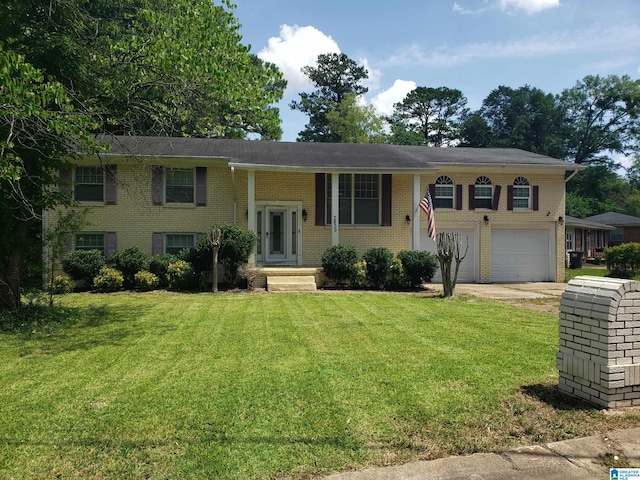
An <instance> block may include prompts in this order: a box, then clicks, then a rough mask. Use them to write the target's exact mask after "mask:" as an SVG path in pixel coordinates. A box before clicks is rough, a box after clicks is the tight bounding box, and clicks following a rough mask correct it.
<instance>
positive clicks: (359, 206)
mask: <svg viewBox="0 0 640 480" xmlns="http://www.w3.org/2000/svg"><path fill="white" fill-rule="evenodd" d="M338 204H339V222H340V225H379V224H380V175H378V174H361V173H356V174H350V173H341V174H340V177H339V179H338ZM326 221H327V224H331V174H328V175H327V219H326Z"/></svg>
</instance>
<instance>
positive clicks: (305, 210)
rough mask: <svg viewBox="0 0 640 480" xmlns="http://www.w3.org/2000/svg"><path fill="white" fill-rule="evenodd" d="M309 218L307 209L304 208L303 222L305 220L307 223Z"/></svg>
mask: <svg viewBox="0 0 640 480" xmlns="http://www.w3.org/2000/svg"><path fill="white" fill-rule="evenodd" d="M307 218H309V214H308V213H307V209H306V208H303V209H302V220H304V221H305V222H306V221H307Z"/></svg>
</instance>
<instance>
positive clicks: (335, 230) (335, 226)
mask: <svg viewBox="0 0 640 480" xmlns="http://www.w3.org/2000/svg"><path fill="white" fill-rule="evenodd" d="M337 218H338V217H337V215H334V216H333V231H334V232H337V231H338V220H337Z"/></svg>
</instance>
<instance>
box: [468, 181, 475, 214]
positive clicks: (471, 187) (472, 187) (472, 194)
mask: <svg viewBox="0 0 640 480" xmlns="http://www.w3.org/2000/svg"><path fill="white" fill-rule="evenodd" d="M475 209H476V186H475V185H469V210H475Z"/></svg>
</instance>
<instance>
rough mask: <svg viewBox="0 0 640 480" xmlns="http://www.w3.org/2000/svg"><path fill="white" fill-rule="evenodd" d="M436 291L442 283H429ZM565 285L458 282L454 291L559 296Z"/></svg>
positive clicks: (524, 296)
mask: <svg viewBox="0 0 640 480" xmlns="http://www.w3.org/2000/svg"><path fill="white" fill-rule="evenodd" d="M429 286H430V287H431V288H433V289H435V290H436V291H442V285H436V284H435V283H434V284H430V285H429ZM566 287H567V284H566V283H553V282H527V283H459V284H458V285H456V291H455V292H456V293H467V294H470V295H476V296H478V297H484V298H493V299H511V300H520V299H530V298H560V296H561V295H562V292H564V289H565V288H566Z"/></svg>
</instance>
